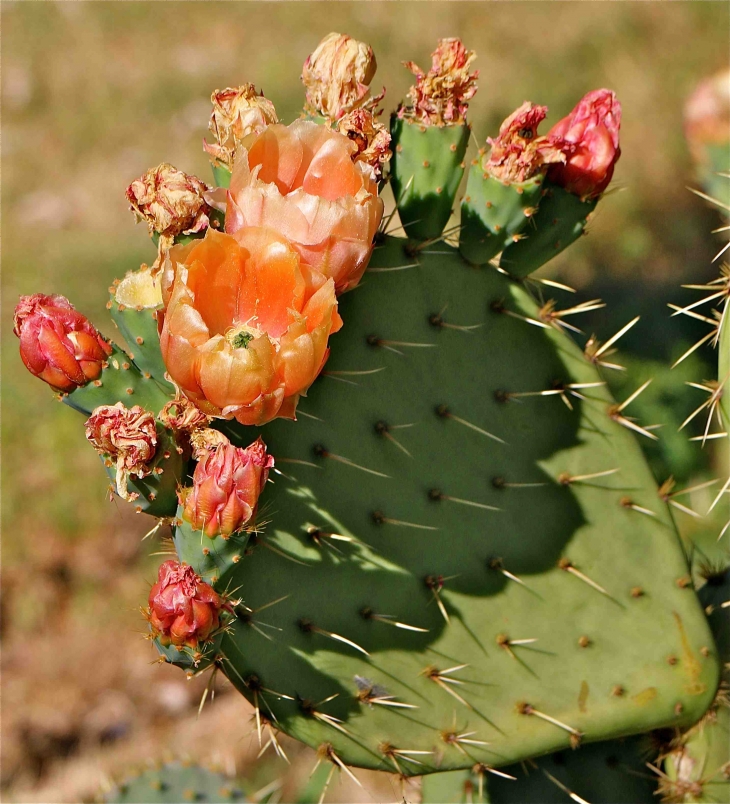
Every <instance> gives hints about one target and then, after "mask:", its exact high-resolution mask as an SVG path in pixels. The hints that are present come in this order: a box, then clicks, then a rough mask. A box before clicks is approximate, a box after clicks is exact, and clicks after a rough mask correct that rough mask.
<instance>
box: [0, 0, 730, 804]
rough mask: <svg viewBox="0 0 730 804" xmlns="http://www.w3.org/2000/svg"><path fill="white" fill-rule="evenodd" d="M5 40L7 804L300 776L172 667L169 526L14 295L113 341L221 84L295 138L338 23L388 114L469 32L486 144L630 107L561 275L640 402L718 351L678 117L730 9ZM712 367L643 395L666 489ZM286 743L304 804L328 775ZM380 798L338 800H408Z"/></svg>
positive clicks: (712, 66) (359, 17)
mask: <svg viewBox="0 0 730 804" xmlns="http://www.w3.org/2000/svg"><path fill="white" fill-rule="evenodd" d="M2 25H3V33H4V41H3V49H2V100H3V108H2V112H3V115H2V177H3V186H2V190H3V192H2V244H3V253H2V257H3V266H2V267H3V272H2V291H3V292H2V334H3V336H4V337H3V339H2V358H3V360H2V389H3V394H2V444H3V452H4V454H3V458H4V460H3V463H2V490H3V499H2V524H3V535H4V539H3V545H2V547H3V562H2V586H3V598H2V602H3V609H2V626H3V632H2V638H3V647H4V650H3V663H4V670H3V687H4V689H3V701H4V711H3V719H2V748H3V763H2V777H1V779H0V784H1V785H2V789H3V791H4V792H3V797H4V798H5V800H17V801H79V800H88V799H90V798H91V797H92V796H93V795H94V793H95V792H96V791H97V789H98V787H99V784H100V783H101V782H102V781H103V780H104V778H106V777H109V776H113V775H116V774H119V773H120V772H121V771H123V770H124V769H126V768H128V767H129V766H130V764H134V763H135V762H142V761H144V760H146V759H147V758H149V757H151V756H154V757H157V756H162V755H163V754H164V753H165V752H167V753H175V754H177V755H180V754H188V755H190V756H193V757H196V758H199V759H210V760H217V761H219V762H223V763H224V764H226V763H227V764H228V765H229V766H230V764H231V763H238V770H239V771H243V772H245V773H247V774H249V775H253V777H254V778H253V780H252V783H253V784H254V785H255V784H258V783H260V784H261V785H262V786H263V785H264V784H265V783H266V782H268V781H270V780H271V778H273V777H274V776H275V775H277V774H278V773H279V772H280V770H281V768H279V767H278V766H277V767H276V768H274V769H270V768H269V767H268V766H265V767H263V768H262V767H261V766H260V765H259V766H258V768H256V769H254V768H253V767H252V759H253V758H254V757H255V755H256V753H257V752H258V746H257V744H256V741H255V739H254V737H253V736H252V735H251V728H252V727H251V724H250V722H249V718H250V709H249V708H248V706H247V704H246V703H245V702H244V701H243V699H241V698H240V697H239V696H237V695H235V693H233V692H229V691H228V688H227V686H226V685H225V684H224V683H221V684H220V685H219V693H220V695H219V697H218V698H217V700H216V702H215V703H214V704H213V705H211V706H209V707H207V708H206V710H205V711H204V713H203V715H202V716H201V717H200V718H197V704H198V700H199V697H200V694H201V692H202V685H201V684H200V683H199V682H198V681H194V682H190V683H188V682H186V681H185V680H184V678H183V677H182V675H181V674H180V672H179V671H178V670H176V669H174V668H172V667H164V666H158V665H155V664H150V662H152V661H153V660H154V656H153V654H152V651H151V648H150V647H149V645H148V644H147V643H145V642H144V641H143V639H142V637H141V634H142V632H143V630H144V629H143V621H142V620H141V618H140V616H139V613H138V611H137V607H138V606H139V605H140V604H142V603H143V601H144V599H145V596H146V593H147V589H148V588H149V586H148V585H149V583H150V582H151V580H152V578H153V577H154V567H155V566H156V564H157V562H158V561H159V558H156V557H150V556H149V553H150V552H155V550H156V549H158V548H157V547H156V543H155V542H151V541H150V540H147V541H144V542H141V541H140V539H141V537H142V536H143V535H144V534H145V532H146V530H147V529H148V528H149V527H150V526H151V523H150V522H149V521H147V520H144V521H143V520H142V518H141V517H136V516H135V515H134V514H131V513H130V512H129V511H128V510H126V509H125V507H124V506H123V505H121V504H117V503H109V502H108V501H107V495H106V482H105V479H104V476H103V473H102V472H101V471H100V467H99V465H98V459H97V457H96V455H95V453H94V452H93V450H91V449H90V448H88V446H87V445H86V443H85V439H84V434H83V427H82V426H81V420H80V419H79V418H78V416H77V414H75V413H74V412H73V411H71V410H69V409H67V408H65V407H64V406H62V405H59V404H55V403H53V400H52V399H51V398H50V397H51V393H50V392H49V390H48V389H47V388H46V387H44V386H42V384H41V383H39V382H37V381H36V380H34V379H33V378H32V377H31V376H30V375H29V374H28V373H27V372H26V371H25V370H24V368H23V367H22V365H21V363H20V360H19V359H18V356H17V341H16V340H15V338H14V337H13V336H12V334H11V329H12V311H13V308H14V305H15V303H16V301H17V297H18V295H19V294H23V293H32V292H36V291H43V292H46V293H54V292H55V293H63V294H65V295H67V296H68V297H69V298H70V299H71V300H72V301H73V302H74V303H75V304H76V305H77V306H78V307H79V309H80V310H81V311H82V312H84V313H85V314H87V315H89V316H90V317H92V318H93V319H94V320H95V322H96V323H97V324H98V325H99V327H100V328H101V329H102V330H103V331H104V332H106V333H107V334H110V335H111V334H113V330H112V327H111V324H110V321H109V319H108V316H107V314H106V311H105V309H104V304H105V302H106V298H107V297H106V288H107V286H108V285H109V284H110V282H111V281H112V280H113V279H114V278H115V277H119V276H122V275H123V274H124V273H125V272H126V271H127V270H130V269H134V268H136V267H138V266H139V264H140V263H141V262H143V261H150V260H151V259H152V258H153V249H152V246H151V244H150V242H149V239H148V237H147V234H146V231H145V229H144V228H143V227H142V226H138V227H136V228H135V227H134V225H133V221H132V217H131V215H130V214H129V212H128V211H127V205H126V201H125V198H124V188H125V187H126V186H127V184H128V183H129V182H130V181H131V180H132V179H133V178H135V177H136V176H138V175H140V174H141V173H142V172H144V170H146V169H147V168H148V167H151V166H153V165H156V164H157V163H159V162H161V161H170V162H172V163H173V164H174V165H176V166H177V167H179V168H182V169H184V170H186V171H188V172H192V173H196V174H198V175H200V176H201V177H203V178H205V179H209V166H208V163H207V159H206V157H205V155H204V154H203V152H202V149H201V147H200V145H201V139H202V137H203V136H204V134H205V133H206V125H207V119H208V115H209V96H210V93H211V91H212V90H213V89H215V88H222V87H225V86H231V85H234V86H235V85H237V84H239V83H242V82H244V81H252V82H255V83H256V84H257V86H259V87H261V88H263V89H264V90H265V92H266V94H267V96H268V97H270V98H271V99H272V100H274V101H275V103H276V105H277V109H278V111H279V114H280V117H281V118H282V119H284V120H285V121H288V120H290V119H292V118H293V117H295V116H296V115H297V113H298V111H299V109H300V107H301V104H302V102H303V92H302V89H301V85H300V83H299V80H298V77H299V74H300V70H301V64H302V62H303V60H304V58H305V57H306V56H307V54H308V53H310V52H311V51H312V50H313V48H314V47H315V45H316V44H317V42H318V41H319V39H320V38H321V37H322V36H323V35H324V34H326V33H327V32H329V31H330V30H338V31H342V32H347V33H349V34H351V35H352V36H355V37H357V38H358V39H363V40H365V41H368V42H370V43H371V44H372V46H373V47H374V49H375V52H376V54H377V57H378V62H379V71H378V74H377V76H376V79H375V82H374V85H375V86H378V87H379V86H380V85H381V84H385V85H386V87H387V90H388V91H387V95H386V100H385V104H384V105H385V108H386V111H389V110H390V109H392V108H394V107H395V105H396V104H397V102H398V101H399V100H400V99H401V98H402V97H403V95H404V93H405V91H406V90H407V88H408V85H409V73H408V72H407V71H406V70H404V69H403V68H402V67H401V66H400V62H401V61H402V60H404V59H413V60H415V61H416V62H417V63H419V64H422V65H427V64H428V59H429V53H430V51H431V50H432V49H433V46H434V45H435V42H436V39H437V38H438V37H441V36H460V37H462V38H463V39H464V41H465V43H466V44H467V45H468V46H469V47H470V48H474V49H475V50H476V51H477V53H478V55H479V59H478V62H477V66H478V67H479V69H480V73H481V80H480V90H479V93H478V95H477V97H476V98H475V100H474V102H473V104H472V109H471V114H470V119H471V121H472V124H473V130H474V135H475V141H478V142H479V144H483V141H484V139H485V138H486V136H487V135H488V134H494V133H496V130H497V128H498V126H499V123H500V121H501V120H502V119H503V118H504V117H505V116H506V115H507V114H508V113H509V112H511V111H512V110H513V109H514V108H515V107H516V106H518V105H519V104H520V103H521V102H522V101H524V100H526V99H529V100H532V101H533V102H535V103H543V104H547V105H548V106H549V107H550V110H551V115H550V118H549V122H550V121H552V122H554V121H555V120H557V119H558V118H559V117H561V116H563V115H564V114H566V113H567V112H568V111H569V110H570V109H571V108H572V106H573V105H574V103H575V102H576V101H577V99H578V98H579V97H580V96H581V95H582V94H583V93H584V92H586V91H587V90H589V89H592V88H596V87H600V86H606V87H609V88H612V89H614V90H615V91H616V92H617V93H618V96H619V98H620V99H621V102H622V104H623V110H624V120H623V126H622V150H623V156H622V158H621V160H620V162H619V164H618V167H617V170H616V174H615V179H614V186H615V187H616V188H617V190H618V191H617V192H614V193H613V194H612V195H611V196H610V197H608V198H606V199H605V200H604V201H603V202H602V204H601V206H600V208H599V212H598V215H597V216H596V218H595V220H594V221H593V223H592V225H591V227H590V236H589V237H586V238H584V239H583V240H582V241H581V242H580V243H579V244H577V245H576V246H575V247H573V248H571V249H569V250H568V251H567V252H565V253H564V254H563V255H561V256H560V257H559V258H557V259H555V260H554V262H553V263H551V264H550V265H549V267H548V268H547V269H546V270H545V271H544V275H545V276H551V277H553V278H560V279H561V280H562V281H565V282H568V283H569V284H571V285H573V286H574V287H576V288H578V290H579V291H580V297H581V299H587V298H593V297H595V296H601V297H602V298H604V300H606V301H607V302H609V304H610V307H611V309H610V312H609V313H603V312H599V313H597V314H596V315H595V316H594V318H593V319H592V320H590V321H587V320H584V321H583V322H582V325H583V326H585V327H586V328H587V329H586V331H587V332H591V331H595V332H596V333H597V334H598V335H599V337H601V338H602V339H605V338H607V337H608V336H610V335H611V334H613V332H614V331H615V330H616V329H617V328H618V327H619V326H620V325H622V324H623V323H625V322H627V321H628V320H629V319H630V318H632V317H633V316H634V315H638V314H641V316H642V320H641V322H640V324H639V325H638V326H637V327H635V328H634V330H633V331H632V332H631V334H630V336H627V338H626V339H625V342H624V350H627V351H628V352H630V355H631V356H630V361H631V363H630V366H631V371H630V372H629V374H630V377H629V379H627V380H626V381H625V382H626V383H627V384H629V385H631V384H632V383H633V385H631V387H632V388H633V387H635V384H636V382H637V379H640V378H642V377H643V376H644V375H648V374H649V373H655V370H656V366H655V365H654V363H655V362H658V363H663V364H667V363H668V362H670V360H671V359H672V358H676V357H677V356H678V355H679V354H681V353H682V351H683V350H684V349H685V348H686V346H687V345H688V344H689V343H691V342H692V339H693V338H694V337H695V335H696V334H697V332H696V331H695V330H694V329H693V327H692V325H691V322H689V321H688V320H686V321H685V322H683V323H682V322H678V321H677V319H675V320H674V321H670V319H669V316H668V313H669V311H668V310H667V308H666V302H667V301H670V300H671V301H677V300H682V299H683V298H687V297H683V295H682V292H681V291H680V290H679V289H678V287H677V286H678V284H679V283H680V282H688V281H692V282H697V281H699V280H702V279H704V278H708V277H711V275H712V273H711V269H710V260H711V258H712V256H713V254H714V253H715V251H717V249H718V248H719V246H718V244H717V242H713V240H712V237H711V236H710V235H709V231H710V230H711V229H713V228H715V227H716V226H717V225H718V224H717V218H716V213H715V212H714V211H713V210H711V209H709V208H708V207H707V206H706V205H705V204H703V202H701V201H700V200H699V199H698V198H696V197H694V196H692V195H691V194H690V193H689V192H688V191H687V189H686V185H688V184H690V183H691V182H692V180H693V177H692V168H691V164H690V161H689V155H688V152H687V149H686V146H685V143H684V139H683V133H682V106H683V103H684V100H685V98H686V97H687V95H688V94H689V93H690V91H691V90H692V88H693V87H694V86H695V84H696V83H697V82H698V81H699V80H700V79H701V78H703V77H704V76H706V75H708V74H710V73H712V72H714V71H716V70H718V69H720V68H722V67H724V66H726V65H727V62H728V48H727V31H728V26H729V25H730V6H728V5H727V4H726V3H721V2H672V3H666V2H641V3H639V2H636V3H632V2H624V3H608V2H606V3H594V2H590V3H588V2H585V3H581V2H551V3H544V2H500V3H496V2H494V3H493V2H479V3H467V2H463V3H428V4H425V3H412V2H398V3H378V2H360V3H348V2H342V3H310V2H298V3H235V2H225V3H215V2H202V3H201V2H197V3H192V2H191V3H178V2H165V3H156V2H134V3H131V2H130V3H104V2H89V3H76V2H73V3H72V2H57V3H54V2H44V3H26V2H3V3H2ZM700 332H704V330H700ZM334 347H335V348H336V343H335V344H334ZM704 360H705V358H704V357H703V356H701V355H698V356H696V357H693V358H692V359H690V360H688V361H687V362H686V363H685V364H683V368H682V369H681V370H678V372H677V373H674V374H673V375H671V376H669V375H668V374H667V373H666V372H663V373H661V374H660V376H659V377H658V379H657V381H656V382H655V383H654V386H653V387H652V389H651V393H650V392H647V394H645V395H644V397H643V409H642V411H641V412H640V415H641V417H642V419H643V421H644V422H645V423H649V420H650V419H651V423H655V422H657V423H662V422H663V423H664V424H665V427H664V428H663V429H664V431H665V434H666V441H665V446H664V447H663V448H662V449H661V450H654V452H653V453H652V460H653V462H654V468H655V471H656V473H657V476H658V478H659V480H663V479H665V477H666V476H667V475H668V474H669V473H670V472H672V473H674V474H675V475H676V476H678V477H679V478H680V479H682V480H687V479H689V478H690V477H694V476H700V475H702V473H703V472H704V471H706V468H707V467H706V466H705V465H704V463H703V462H702V459H701V458H700V457H698V456H699V450H697V449H695V447H694V446H690V445H688V444H687V443H686V441H685V440H684V439H681V438H678V437H676V436H675V435H673V433H674V432H675V431H676V425H677V424H678V423H679V422H681V421H682V419H683V418H684V416H685V415H686V413H687V412H689V411H690V410H692V408H693V407H694V405H695V404H697V403H698V402H699V401H700V400H699V399H697V398H696V396H694V395H693V394H694V393H695V392H692V391H688V390H687V389H686V388H685V386H684V385H683V383H684V381H685V380H689V379H695V380H701V379H704V378H706V377H711V376H713V374H712V368H711V363H709V362H708V363H705V362H704ZM617 393H619V394H620V393H622V391H621V389H620V388H619V389H618V390H617ZM285 745H286V746H287V750H288V751H289V752H290V753H291V755H292V757H293V758H294V759H295V763H294V764H295V771H293V772H292V773H290V776H289V777H288V780H287V782H286V784H288V785H291V784H293V783H294V781H293V780H294V777H295V776H296V774H297V773H300V774H301V773H304V772H305V771H306V773H308V772H309V767H311V764H313V763H312V759H311V754H309V753H308V752H306V751H299V750H298V749H297V748H296V746H292V744H291V743H288V742H287V743H285ZM297 757H298V759H297ZM282 768H283V765H282ZM296 768H299V770H298V771H297V770H296ZM366 787H367V788H368V791H369V792H367V793H362V792H358V791H355V790H348V791H347V793H346V794H343V792H342V788H340V789H338V788H336V787H334V788H333V791H332V796H333V798H334V799H339V800H343V798H344V797H346V798H347V800H350V801H355V800H358V799H357V797H358V796H360V797H361V799H362V800H368V799H367V798H364V799H363V798H362V797H363V796H368V795H370V796H372V797H373V800H381V801H382V800H384V797H390V796H392V798H393V799H398V798H399V793H398V792H396V791H395V790H394V789H392V790H391V789H390V788H387V789H386V790H385V791H383V790H381V791H379V792H378V789H377V787H376V783H375V782H374V781H373V782H368V783H367V784H366ZM286 790H287V788H285V789H284V800H287V799H286Z"/></svg>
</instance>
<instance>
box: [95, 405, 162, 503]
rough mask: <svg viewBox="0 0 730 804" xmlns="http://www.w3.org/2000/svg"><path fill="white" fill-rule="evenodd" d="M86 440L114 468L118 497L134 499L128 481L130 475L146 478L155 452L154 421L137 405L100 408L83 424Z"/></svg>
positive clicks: (103, 406) (153, 418)
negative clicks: (111, 463)
mask: <svg viewBox="0 0 730 804" xmlns="http://www.w3.org/2000/svg"><path fill="white" fill-rule="evenodd" d="M86 438H87V439H88V440H89V441H90V442H91V443H92V445H93V446H94V448H95V449H96V451H97V452H98V453H99V454H100V455H103V456H105V457H108V458H109V459H110V460H111V461H113V462H114V464H115V465H116V471H117V493H118V494H119V496H120V497H122V498H124V499H125V500H133V499H135V498H136V497H137V495H136V494H130V493H129V492H128V491H127V480H128V479H129V476H130V475H137V477H144V476H145V475H147V474H149V468H148V464H149V462H150V461H151V460H152V459H153V458H154V457H155V451H156V449H157V426H156V424H155V417H154V416H153V415H152V414H151V413H148V412H147V411H146V410H145V409H144V408H142V407H140V406H139V405H135V406H134V407H132V408H125V407H124V404H123V403H122V402H117V404H116V405H100V406H99V407H98V408H95V409H94V411H93V413H92V414H91V416H90V417H89V418H88V419H87V421H86Z"/></svg>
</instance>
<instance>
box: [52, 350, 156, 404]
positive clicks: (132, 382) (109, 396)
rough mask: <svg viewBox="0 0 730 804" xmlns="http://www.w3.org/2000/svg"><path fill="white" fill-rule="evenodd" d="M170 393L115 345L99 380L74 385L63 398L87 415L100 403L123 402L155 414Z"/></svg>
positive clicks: (66, 402) (65, 401)
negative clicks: (77, 386) (79, 386)
mask: <svg viewBox="0 0 730 804" xmlns="http://www.w3.org/2000/svg"><path fill="white" fill-rule="evenodd" d="M170 398H171V397H170V395H169V394H167V393H166V392H165V391H164V390H163V388H162V387H161V386H160V385H159V384H158V383H157V382H156V381H155V380H154V379H153V378H152V377H151V376H146V375H145V374H143V373H142V372H141V371H140V370H139V368H137V366H136V365H135V363H134V361H133V360H132V359H131V358H130V356H129V355H128V354H127V353H126V352H125V351H124V350H122V349H120V348H119V347H118V346H117V345H116V344H112V352H111V354H110V355H109V357H108V358H107V362H106V365H105V367H104V369H103V370H102V372H101V376H100V377H99V379H98V380H94V381H93V382H90V383H88V385H84V386H83V387H81V388H77V389H76V390H75V391H72V392H71V393H70V394H65V395H64V396H63V397H62V399H63V401H64V403H65V404H67V405H68V406H69V407H72V408H73V409H74V410H78V411H79V412H80V413H83V414H85V415H87V416H89V415H90V414H91V412H92V411H93V410H94V408H98V407H99V405H115V404H116V403H117V402H123V403H124V404H125V405H126V406H127V407H130V408H131V407H133V406H134V405H141V406H142V407H143V408H145V409H146V410H148V411H150V413H154V414H157V413H159V412H160V411H161V410H162V408H163V407H164V406H165V404H166V403H167V402H169V401H170Z"/></svg>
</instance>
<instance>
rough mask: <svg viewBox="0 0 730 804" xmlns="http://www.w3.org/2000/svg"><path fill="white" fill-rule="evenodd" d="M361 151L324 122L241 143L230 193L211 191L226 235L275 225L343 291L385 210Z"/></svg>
mask: <svg viewBox="0 0 730 804" xmlns="http://www.w3.org/2000/svg"><path fill="white" fill-rule="evenodd" d="M357 156H358V151H357V146H356V145H355V143H353V142H352V141H350V140H349V139H348V138H347V137H346V136H343V135H342V134H340V133H339V132H336V131H333V130H332V129H329V128H327V127H326V126H318V125H317V124H316V123H312V122H309V121H306V120H297V121H295V122H294V123H292V124H291V125H290V126H284V125H281V124H276V125H271V126H268V127H267V128H266V129H265V130H264V131H263V132H261V133H260V134H258V135H251V136H250V137H248V138H246V139H245V140H244V141H243V145H242V148H241V150H240V151H239V153H238V154H237V156H236V163H235V168H234V169H233V175H232V177H231V186H230V189H229V191H228V193H226V191H225V190H217V191H215V192H213V193H209V194H207V196H206V197H207V198H208V199H209V202H210V203H211V204H212V205H214V206H216V207H217V208H218V209H220V210H222V211H225V213H226V231H227V232H228V233H230V234H233V233H235V232H238V231H239V230H241V229H243V228H245V227H247V226H267V227H269V228H271V229H274V230H276V231H277V232H279V234H281V235H282V236H283V237H285V238H286V239H287V240H288V241H289V242H290V243H291V244H292V246H293V247H294V248H295V249H296V250H297V252H298V253H299V255H300V257H301V258H302V262H303V263H304V264H305V265H306V266H308V267H309V268H311V269H313V270H314V271H316V272H319V273H320V274H322V275H323V276H324V277H326V278H331V279H333V280H334V282H335V287H336V289H337V292H338V293H342V292H343V291H345V290H349V289H351V288H353V287H355V285H357V283H358V282H359V281H360V278H361V277H362V275H363V273H364V272H365V268H366V267H367V264H368V260H369V259H370V254H371V252H372V248H373V238H374V237H375V233H376V231H377V229H378V226H379V225H380V220H381V218H382V216H383V201H382V199H380V198H378V186H377V181H376V179H375V174H374V171H373V169H372V168H371V167H370V166H369V165H368V164H366V163H364V162H362V161H355V160H356V159H357ZM317 281H318V278H317V277H316V276H315V277H313V278H312V277H310V278H309V279H308V283H309V284H312V283H313V284H314V286H316V285H317Z"/></svg>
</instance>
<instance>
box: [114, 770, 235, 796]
mask: <svg viewBox="0 0 730 804" xmlns="http://www.w3.org/2000/svg"><path fill="white" fill-rule="evenodd" d="M104 800H105V801H106V802H108V804H157V802H160V804H184V802H188V801H190V802H196V801H197V802H207V801H209V802H218V803H219V804H222V803H223V802H229V801H249V799H248V798H247V797H246V795H245V794H244V793H243V791H242V790H241V788H240V787H239V786H238V784H237V783H236V782H235V781H233V780H231V779H229V778H228V777H227V776H225V775H224V774H222V773H215V772H214V771H211V770H208V769H207V768H203V767H201V766H200V765H186V764H183V763H180V762H170V763H167V764H165V765H162V766H161V767H159V768H154V769H151V770H147V771H144V772H143V773H140V774H139V776H135V777H130V778H128V779H125V780H124V781H123V782H122V783H121V784H119V785H118V786H117V788H116V789H115V790H113V791H112V792H111V793H110V794H109V795H107V796H106V797H105V799H104Z"/></svg>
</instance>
